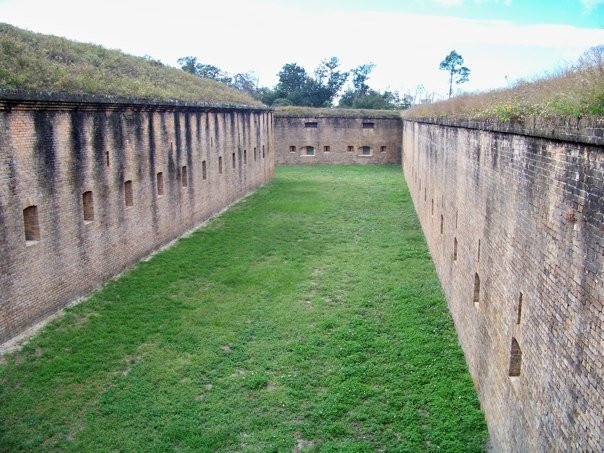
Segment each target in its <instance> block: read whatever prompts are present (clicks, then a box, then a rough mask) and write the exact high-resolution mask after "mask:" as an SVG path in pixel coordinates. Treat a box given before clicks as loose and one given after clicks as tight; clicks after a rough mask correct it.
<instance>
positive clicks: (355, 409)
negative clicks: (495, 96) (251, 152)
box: [0, 166, 487, 452]
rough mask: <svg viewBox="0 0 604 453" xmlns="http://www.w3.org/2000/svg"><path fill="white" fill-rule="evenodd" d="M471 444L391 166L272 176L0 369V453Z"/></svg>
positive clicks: (476, 437)
mask: <svg viewBox="0 0 604 453" xmlns="http://www.w3.org/2000/svg"><path fill="white" fill-rule="evenodd" d="M3 362H4V363H3ZM486 435H487V431H486V425H485V422H484V419H483V416H482V413H481V411H480V408H479V404H478V399H477V397H476V394H475V392H474V388H473V385H472V380H471V379H470V376H469V374H468V371H467V368H466V364H465V362H464V356H463V353H462V351H461V349H460V347H459V345H458V343H457V337H456V335H455V330H454V328H453V322H452V320H451V317H450V315H449V312H448V310H447V305H446V303H445V298H444V295H443V293H442V291H441V289H440V285H439V282H438V279H437V276H436V273H435V270H434V266H433V264H432V261H431V259H430V255H429V253H428V248H427V245H426V243H425V241H424V238H423V235H422V232H421V229H420V225H419V222H418V220H417V217H416V215H415V211H414V209H413V204H412V202H411V198H410V196H409V193H408V191H407V189H406V188H405V183H404V180H403V178H402V175H401V171H400V168H399V167H398V166H389V167H375V166H356V167H337V166H329V167H289V168H288V167H279V168H277V169H276V177H275V178H274V179H273V180H272V181H271V182H270V183H269V184H268V185H267V186H265V187H263V188H261V189H259V190H258V192H256V194H254V195H252V196H251V197H249V198H247V199H246V201H245V202H242V203H240V204H238V205H236V206H235V207H233V208H231V209H230V210H229V211H227V212H226V213H225V214H223V215H222V216H221V217H219V218H218V219H215V220H214V221H212V222H211V223H210V225H209V226H208V227H206V228H204V229H201V230H199V231H197V232H196V233H194V234H193V235H192V236H190V237H188V238H185V239H181V240H180V241H178V242H177V243H176V244H175V245H174V246H173V247H171V248H169V249H168V250H165V251H163V252H161V253H158V254H157V255H155V256H154V257H153V258H152V259H151V260H149V261H147V262H144V263H141V264H139V265H138V266H137V267H136V268H135V269H133V270H131V271H130V272H127V273H126V274H125V275H123V276H122V277H121V278H119V279H118V280H116V281H113V282H111V283H109V284H108V285H107V286H106V287H105V288H104V289H103V290H102V291H100V292H98V293H96V294H95V295H94V296H93V297H92V298H91V299H90V300H88V301H86V302H84V303H82V304H81V305H79V306H77V307H75V308H73V309H70V310H69V311H68V314H67V315H66V316H65V317H64V318H63V319H61V320H58V321H55V322H53V323H52V324H51V325H50V326H49V327H47V328H46V329H45V330H44V331H43V332H42V333H41V334H40V335H38V337H36V338H35V339H34V340H33V341H31V342H30V343H29V344H28V345H27V346H26V348H25V349H24V350H22V351H21V352H19V353H16V354H14V355H12V356H9V357H5V358H3V357H0V451H20V450H28V451H49V450H58V451H91V450H95V451H115V450H119V451H139V450H146V451H175V450H178V451H292V449H293V448H294V447H298V448H303V447H309V448H312V447H314V448H315V449H317V450H320V451H384V450H385V451H409V452H416V451H446V452H473V451H474V452H476V451H480V450H482V448H483V442H484V440H485V438H486Z"/></svg>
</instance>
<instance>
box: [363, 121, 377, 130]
mask: <svg viewBox="0 0 604 453" xmlns="http://www.w3.org/2000/svg"><path fill="white" fill-rule="evenodd" d="M374 127H375V123H369V122H367V123H363V129H373V128H374Z"/></svg>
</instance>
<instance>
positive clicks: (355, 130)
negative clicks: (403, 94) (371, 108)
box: [275, 116, 402, 165]
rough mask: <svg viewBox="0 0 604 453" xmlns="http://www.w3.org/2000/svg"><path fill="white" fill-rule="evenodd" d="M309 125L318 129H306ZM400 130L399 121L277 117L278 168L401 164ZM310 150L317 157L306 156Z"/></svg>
mask: <svg viewBox="0 0 604 453" xmlns="http://www.w3.org/2000/svg"><path fill="white" fill-rule="evenodd" d="M306 123H317V126H316V127H306V126H305V125H306ZM363 123H371V124H373V127H372V128H369V127H363ZM401 130H402V124H401V121H400V119H398V118H371V117H358V118H350V117H321V116H309V117H295V116H275V164H276V165H311V164H321V165H326V164H350V165H364V164H389V163H400V162H401V137H402V133H401ZM307 146H312V147H313V148H314V155H312V156H309V155H307V153H306V147H307ZM326 146H327V147H329V148H328V151H327V150H326V148H325V147H326ZM364 146H368V147H369V152H370V154H369V155H363V147H364ZM292 147H294V148H292Z"/></svg>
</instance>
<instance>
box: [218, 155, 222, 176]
mask: <svg viewBox="0 0 604 453" xmlns="http://www.w3.org/2000/svg"><path fill="white" fill-rule="evenodd" d="M218 173H219V174H222V156H218Z"/></svg>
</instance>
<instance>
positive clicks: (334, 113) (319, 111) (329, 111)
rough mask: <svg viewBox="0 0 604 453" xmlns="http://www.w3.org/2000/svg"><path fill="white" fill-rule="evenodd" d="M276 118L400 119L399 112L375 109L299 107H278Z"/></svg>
mask: <svg viewBox="0 0 604 453" xmlns="http://www.w3.org/2000/svg"><path fill="white" fill-rule="evenodd" d="M275 116H299V117H306V116H319V117H320V116H328V117H350V118H360V117H364V118H365V117H371V118H399V117H400V112H399V111H398V110H373V109H336V108H314V107H299V106H283V107H277V109H276V110H275Z"/></svg>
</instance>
